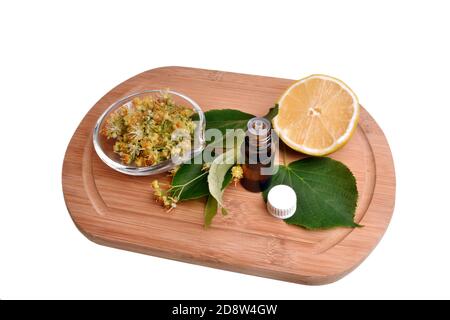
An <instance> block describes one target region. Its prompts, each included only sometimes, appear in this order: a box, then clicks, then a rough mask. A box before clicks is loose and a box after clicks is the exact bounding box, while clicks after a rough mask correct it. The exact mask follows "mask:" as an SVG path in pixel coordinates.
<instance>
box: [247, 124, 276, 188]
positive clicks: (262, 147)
mask: <svg viewBox="0 0 450 320" xmlns="http://www.w3.org/2000/svg"><path fill="white" fill-rule="evenodd" d="M242 146H243V147H244V148H245V150H243V152H242V154H243V155H244V163H243V164H242V169H243V175H244V177H243V179H242V180H241V183H242V185H243V187H244V188H245V189H247V190H248V191H251V192H261V191H264V190H265V189H267V187H268V186H269V184H270V179H271V178H272V169H273V155H272V130H271V125H270V121H269V120H267V119H266V118H259V117H256V118H252V119H250V120H249V121H248V123H247V133H246V136H245V141H244V143H243V144H242Z"/></svg>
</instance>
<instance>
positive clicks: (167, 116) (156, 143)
mask: <svg viewBox="0 0 450 320" xmlns="http://www.w3.org/2000/svg"><path fill="white" fill-rule="evenodd" d="M193 114H194V111H193V110H192V109H190V108H188V107H184V106H182V105H178V104H176V103H175V101H174V100H173V99H172V97H171V96H170V95H169V94H168V93H167V92H164V93H163V94H162V96H161V97H159V98H153V97H144V98H135V99H133V101H131V103H129V104H126V105H123V106H122V107H120V108H118V109H117V110H116V111H115V112H113V113H112V114H111V115H110V116H109V117H108V118H107V119H106V124H105V126H104V127H103V129H102V132H101V133H102V134H103V135H104V136H106V137H107V138H108V139H115V143H114V147H113V150H114V152H115V153H117V154H118V155H119V156H120V159H121V161H122V162H123V163H124V164H127V165H131V164H135V165H136V166H138V167H144V166H151V165H154V164H157V163H160V162H162V161H165V160H168V159H171V158H172V156H184V155H185V154H187V153H188V152H190V150H191V146H192V140H193V135H194V130H195V123H194V121H193V120H192V118H191V117H192V115H193Z"/></svg>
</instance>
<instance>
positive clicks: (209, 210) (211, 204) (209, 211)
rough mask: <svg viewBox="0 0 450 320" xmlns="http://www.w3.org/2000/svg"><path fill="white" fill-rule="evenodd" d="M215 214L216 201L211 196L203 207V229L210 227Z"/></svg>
mask: <svg viewBox="0 0 450 320" xmlns="http://www.w3.org/2000/svg"><path fill="white" fill-rule="evenodd" d="M216 214H217V200H216V199H215V198H214V197H213V196H209V197H208V200H207V201H206V205H205V223H204V227H205V229H206V228H208V227H209V226H210V225H211V222H212V219H213V218H214V217H215V215H216Z"/></svg>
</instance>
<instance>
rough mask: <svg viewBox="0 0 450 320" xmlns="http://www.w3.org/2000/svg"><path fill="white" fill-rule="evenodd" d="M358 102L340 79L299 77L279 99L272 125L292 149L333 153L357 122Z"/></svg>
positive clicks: (310, 152) (317, 76) (348, 135)
mask: <svg viewBox="0 0 450 320" xmlns="http://www.w3.org/2000/svg"><path fill="white" fill-rule="evenodd" d="M359 108H360V106H359V102H358V98H357V97H356V95H355V94H354V93H353V91H352V90H351V89H350V88H349V87H348V86H347V85H346V84H345V83H344V82H342V81H341V80H339V79H336V78H333V77H330V76H326V75H312V76H309V77H307V78H304V79H301V80H298V81H296V82H295V83H294V84H292V85H291V86H290V87H289V88H288V89H287V90H286V91H285V92H284V93H283V95H282V96H281V98H280V99H279V100H278V115H277V116H276V117H275V118H274V119H273V121H272V122H273V127H274V129H275V131H276V132H277V134H278V135H279V136H280V138H281V140H283V141H284V143H286V144H287V145H288V146H290V147H291V148H292V149H294V150H297V151H300V152H302V153H305V154H309V155H313V156H324V155H327V154H329V153H332V152H334V151H336V150H338V149H339V148H341V147H342V146H344V145H345V144H346V143H347V141H348V140H350V138H351V136H352V134H353V132H354V131H355V129H356V127H357V126H358V120H359Z"/></svg>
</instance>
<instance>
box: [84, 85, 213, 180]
mask: <svg viewBox="0 0 450 320" xmlns="http://www.w3.org/2000/svg"><path fill="white" fill-rule="evenodd" d="M164 93H169V94H170V95H171V97H172V99H173V100H174V101H175V103H176V104H180V105H183V106H185V107H190V108H192V109H193V110H194V111H195V113H196V114H197V115H198V119H196V124H197V126H196V128H195V131H194V136H193V146H192V149H191V152H190V154H189V155H187V157H185V158H184V159H183V160H182V161H186V160H189V159H192V158H194V157H195V156H197V155H198V154H200V153H201V152H202V151H203V149H204V148H205V124H206V120H205V114H204V113H203V111H202V109H201V108H200V106H199V105H198V104H197V103H196V102H195V101H194V100H192V99H191V98H189V97H188V96H185V95H184V94H181V93H178V92H175V91H171V90H145V91H142V92H138V93H134V94H131V95H129V96H127V97H124V98H122V99H120V100H118V101H116V102H114V103H113V104H112V105H111V106H109V108H108V109H106V111H105V112H103V114H102V115H101V116H100V118H99V119H98V120H97V123H96V125H95V128H94V133H93V142H94V149H95V151H96V152H97V155H98V156H99V158H100V159H101V160H102V161H103V162H104V163H105V164H106V165H108V166H109V167H111V168H112V169H114V170H116V171H119V172H122V173H125V174H129V175H133V176H149V175H152V174H157V173H161V172H165V171H169V170H170V169H172V168H173V167H175V166H176V165H178V164H180V163H181V162H182V161H181V160H180V159H176V160H175V159H169V160H165V161H163V162H160V163H158V164H155V165H152V166H148V167H138V166H135V165H125V164H123V163H122V161H121V160H120V157H119V155H118V154H117V153H115V152H114V151H113V146H114V142H115V139H107V138H106V137H105V136H104V135H102V134H101V133H100V132H101V131H102V128H103V126H104V125H105V123H106V121H105V120H106V119H107V118H108V116H109V115H110V114H111V113H112V112H114V111H115V110H117V108H119V107H121V106H123V105H127V104H128V105H131V101H132V100H133V99H134V98H136V97H138V98H144V97H149V96H153V97H155V98H156V97H158V96H161V95H162V94H164Z"/></svg>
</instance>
